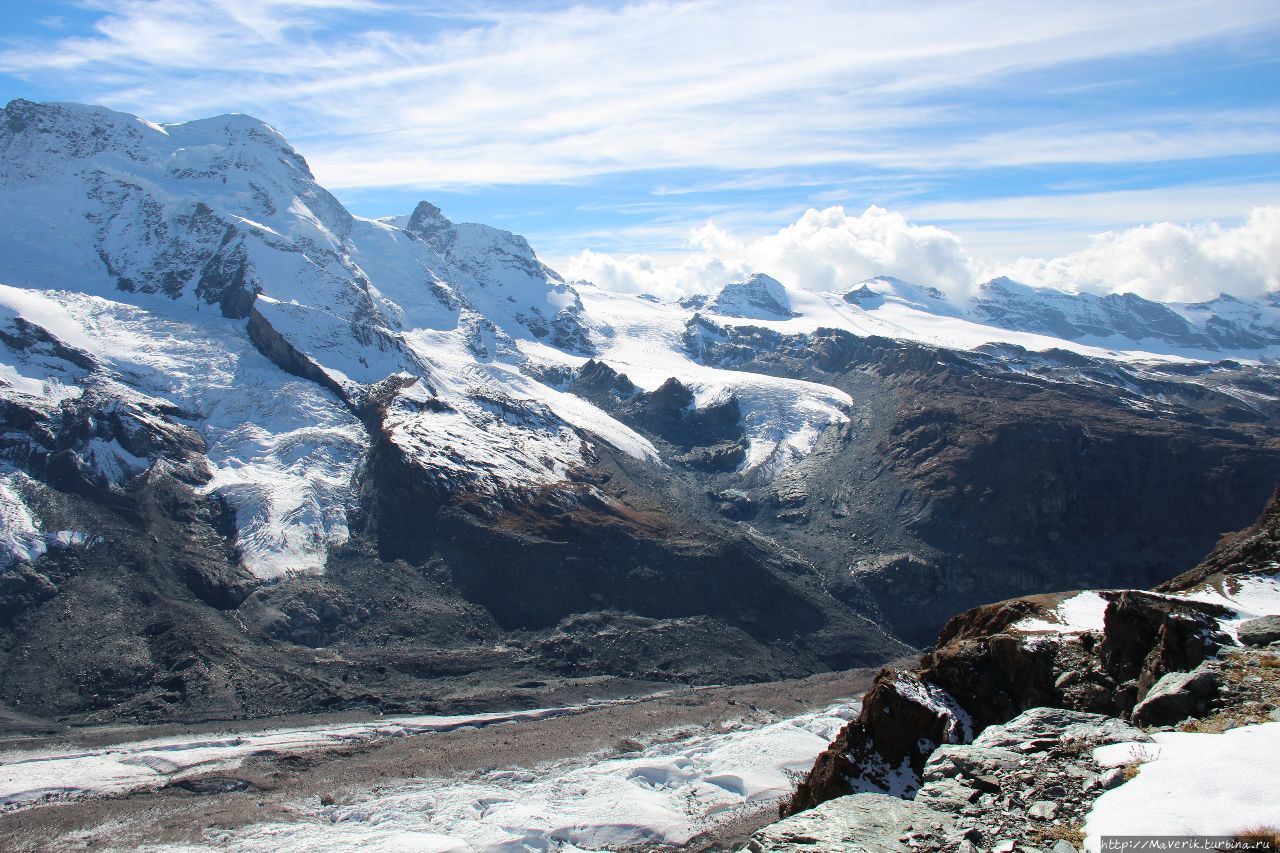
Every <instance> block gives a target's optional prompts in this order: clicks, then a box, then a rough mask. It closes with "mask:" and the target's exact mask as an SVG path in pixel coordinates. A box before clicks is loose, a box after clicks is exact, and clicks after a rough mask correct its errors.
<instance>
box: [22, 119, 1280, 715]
mask: <svg viewBox="0 0 1280 853" xmlns="http://www.w3.org/2000/svg"><path fill="white" fill-rule="evenodd" d="M0 153H2V154H3V157H2V158H0V203H2V206H0V211H2V213H0V216H3V218H4V221H5V226H6V227H5V228H4V229H3V230H2V231H0V513H3V519H4V527H3V532H2V534H0V703H3V704H5V705H7V706H9V707H10V708H12V709H18V710H20V711H21V712H23V713H27V714H33V715H37V716H49V715H55V716H64V717H68V718H72V719H76V720H106V719H117V718H126V717H128V718H136V719H147V720H163V719H193V718H214V717H230V716H243V715H249V716H259V715H266V714H276V713H286V712H291V711H310V710H318V709H323V708H333V707H347V706H352V705H369V706H374V707H380V708H384V709H392V708H441V707H449V706H456V705H459V704H470V705H473V706H474V705H480V704H512V703H519V702H536V701H538V700H537V699H535V698H532V697H537V696H542V695H545V693H538V692H532V693H530V692H529V691H538V690H543V691H553V690H557V689H564V690H574V689H576V690H579V691H582V690H586V689H588V686H590V689H592V690H607V689H613V688H609V687H607V686H602V684H604V685H607V684H608V683H609V682H608V681H605V682H601V679H614V680H616V681H617V682H618V687H617V688H616V689H619V690H621V689H630V688H628V687H626V685H628V684H632V685H633V684H634V683H635V682H636V681H644V682H667V681H688V682H703V683H706V682H723V681H743V680H763V679H777V678H784V677H791V676H799V675H804V674H807V673H811V672H815V671H819V670H824V669H831V668H839V667H849V666H854V665H859V664H874V663H878V662H881V661H883V660H885V659H888V658H890V657H894V656H897V655H899V654H901V653H903V652H905V651H907V650H908V646H907V645H906V644H907V643H925V642H928V641H929V639H930V638H931V637H932V636H933V635H934V634H935V633H936V629H937V628H938V626H940V625H941V624H942V622H943V621H945V620H946V618H947V617H949V616H950V615H952V614H953V613H955V612H956V611H958V610H961V609H963V608H965V607H967V606H969V605H972V604H977V603H980V602H984V601H990V600H993V599H997V598H1002V597H1007V596H1008V595H1013V594H1020V593H1025V592H1033V591H1039V590H1044V589H1050V588H1063V587H1068V586H1088V585H1118V584H1125V585H1131V584H1137V585H1145V584H1147V583H1150V582H1154V581H1155V580H1158V579H1160V578H1163V577H1167V576H1169V575H1170V574H1171V573H1172V571H1176V570H1178V569H1182V568H1185V567H1187V566H1189V565H1191V564H1192V563H1193V562H1194V560H1195V557H1196V556H1197V555H1198V554H1200V553H1202V552H1203V551H1204V550H1205V549H1206V548H1207V546H1208V545H1209V544H1211V543H1212V542H1213V541H1214V539H1215V538H1216V536H1217V535H1218V534H1219V533H1220V532H1221V531H1223V530H1228V529H1233V528H1236V527H1239V526H1240V525H1241V524H1242V523H1243V521H1245V520H1247V518H1248V517H1249V515H1250V513H1251V511H1252V509H1253V507H1255V506H1256V505H1257V504H1258V503H1259V502H1260V500H1261V498H1262V496H1264V495H1265V494H1266V492H1267V490H1268V489H1269V488H1270V487H1271V485H1273V484H1274V482H1275V480H1276V479H1277V477H1280V431H1278V430H1280V405H1278V404H1277V399H1278V398H1280V374H1277V371H1276V370H1275V368H1274V367H1271V366H1268V365H1267V364H1266V363H1264V362H1262V361H1261V360H1260V359H1261V358H1262V357H1264V356H1266V355H1267V354H1268V353H1269V352H1270V350H1269V349H1268V347H1271V346H1272V344H1273V343H1274V342H1272V341H1269V339H1266V336H1265V335H1261V334H1260V335H1255V336H1254V337H1252V338H1246V337H1237V338H1231V339H1228V338H1227V337H1223V334H1225V333H1223V334H1220V335H1219V336H1218V337H1217V338H1214V339H1213V341H1211V343H1212V344H1213V346H1215V347H1217V348H1218V349H1219V350H1222V349H1230V350H1231V351H1232V353H1233V354H1234V355H1241V352H1239V350H1241V349H1242V348H1246V349H1247V348H1248V347H1258V348H1259V349H1257V351H1256V352H1255V353H1254V354H1255V355H1256V356H1258V359H1259V360H1254V361H1253V362H1250V363H1244V362H1242V361H1225V360H1214V361H1206V360H1204V358H1203V357H1201V358H1199V359H1180V360H1173V361H1171V360H1168V359H1165V360H1157V359H1154V358H1153V357H1150V356H1143V355H1141V354H1137V353H1135V352H1126V353H1122V354H1121V355H1120V356H1115V355H1114V354H1113V355H1111V356H1108V355H1107V354H1106V353H1104V352H1102V351H1098V350H1094V349H1092V348H1090V346H1088V345H1085V344H1080V343H1079V341H1077V340H1076V338H1074V337H1071V335H1070V334H1068V332H1069V330H1067V329H1065V328H1063V329H1061V330H1059V331H1060V332H1061V337H1060V338H1033V336H1030V333H1029V332H1019V333H1018V335H1015V336H1013V337H1012V338H1010V337H1009V333H1008V331H1007V329H1005V328H1003V327H1001V325H1000V323H996V324H994V325H991V324H987V325H984V324H983V323H982V322H980V318H978V317H977V314H976V313H973V312H974V311H977V310H978V309H972V311H971V312H970V314H963V312H960V311H959V310H958V309H955V308H953V307H951V306H949V305H947V304H946V302H945V299H944V298H943V297H942V295H941V294H940V293H938V292H937V291H933V290H931V289H929V288H922V287H914V286H911V285H906V284H905V283H902V282H896V281H893V280H887V279H877V280H875V281H873V282H869V283H866V284H864V285H862V286H861V288H860V289H856V290H851V291H849V292H848V293H846V294H844V295H839V294H823V295H816V294H812V293H809V292H805V291H800V290H794V291H793V290H789V289H787V288H785V287H784V286H783V285H781V284H780V283H778V282H777V281H775V280H773V279H771V278H769V277H768V276H754V277H753V278H751V279H749V280H748V281H746V282H740V283H733V284H729V285H727V286H726V287H725V289H724V290H723V291H722V292H721V293H719V294H717V295H715V296H713V297H708V298H706V299H702V300H698V301H696V302H695V303H690V304H688V305H672V304H662V303H657V302H653V301H651V300H646V299H641V298H633V297H627V296H621V295H618V294H611V293H608V292H605V291H601V290H599V289H598V288H595V287H593V286H591V285H589V284H585V283H573V284H570V283H566V282H564V281H563V280H562V279H561V278H560V277H559V276H558V275H556V274H555V273H554V272H553V271H552V270H550V269H548V268H547V267H546V266H544V265H543V264H542V263H541V262H540V261H538V259H537V258H536V256H535V255H534V253H533V250H532V249H531V248H530V247H529V245H528V243H526V242H525V241H524V240H523V238H520V237H518V236H516V235H513V234H509V233H507V232H503V231H498V230H497V229H492V228H488V227H486V226H481V225H467V224H456V223H452V222H450V221H449V220H448V219H447V218H445V217H444V216H443V214H442V213H441V212H440V211H439V209H438V208H436V207H434V206H433V205H430V204H428V203H426V202H423V203H422V204H420V205H419V206H418V207H417V209H416V210H415V211H414V212H413V213H412V215H410V216H407V217H397V218H392V219H386V220H367V219H361V218H359V217H354V216H352V215H350V214H349V213H348V212H347V211H346V210H345V209H343V208H342V206H341V205H340V204H339V203H338V202H337V201H336V200H335V199H334V198H333V197H332V196H330V195H329V194H328V193H327V192H325V191H324V190H323V189H322V188H321V187H319V186H318V185H317V184H316V183H315V182H314V180H313V179H312V177H311V174H310V172H309V170H308V169H307V166H306V163H305V161H303V159H302V158H301V156H299V155H298V154H297V153H296V152H295V151H293V149H292V148H291V147H289V145H288V144H287V143H286V142H285V141H284V140H283V139H282V138H281V137H280V136H279V134H277V133H276V132H275V131H274V130H272V129H271V128H269V127H268V126H266V125H264V124H262V123H261V122H257V121H255V120H253V119H250V118H248V117H244V116H224V117H220V118H216V119H208V120H205V121H200V122H191V123H186V124H181V125H168V126H157V125H152V124H149V123H145V122H142V121H141V120H139V119H136V118H134V117H132V116H125V115H122V114H119V113H112V112H110V111H107V110H103V109H100V108H94V107H82V106H78V105H66V104H62V105H39V104H31V103H28V102H20V101H19V102H14V103H13V104H10V105H9V107H8V108H7V109H6V110H5V120H4V122H3V124H0ZM50 233H55V234H57V235H58V236H57V238H56V239H54V240H50V239H49V238H48V236H47V235H49V234H50ZM1007 287H1012V285H1009V286H1007ZM1006 289H1007V288H1006ZM1011 292H1012V291H1011ZM1018 293H1019V294H1020V295H1019V297H1018V298H1019V299H1023V301H1024V302H1026V300H1032V301H1034V299H1033V297H1035V296H1036V294H1030V295H1027V294H1025V293H1022V292H1021V291H1018ZM1059 296H1061V297H1062V298H1064V299H1073V298H1075V297H1068V296H1066V295H1065V294H1060V295H1059ZM993 298H994V297H993ZM1054 298H1056V297H1054ZM1009 304H1011V303H1009ZM1019 304H1021V303H1019ZM1030 304H1031V303H1027V305H1030ZM1073 304H1074V303H1073ZM1107 304H1110V303H1107ZM1125 304H1126V305H1127V304H1128V303H1125ZM1147 304H1148V305H1154V303H1147ZM1223 304H1226V303H1223ZM1240 304H1244V303H1240ZM1027 305H1023V306H1022V308H1020V309H1019V311H1021V314H1019V316H1020V317H1022V319H1019V320H1018V321H1017V325H1018V326H1019V328H1023V327H1026V328H1030V325H1028V324H1029V323H1031V320H1027V319H1026V318H1027V317H1031V316H1032V315H1033V314H1034V312H1033V311H1032V309H1031V308H1030V307H1027ZM1252 305H1253V304H1252V303H1249V306H1252ZM1229 307H1230V311H1226V310H1223V311H1222V312H1221V313H1222V316H1223V317H1225V318H1227V319H1224V320H1223V321H1222V322H1223V323H1226V322H1228V320H1229V321H1230V322H1232V323H1235V324H1237V325H1240V324H1242V323H1246V321H1248V322H1252V323H1254V326H1257V325H1258V324H1259V323H1262V324H1264V325H1265V320H1266V317H1267V316H1269V315H1267V314H1266V311H1267V310H1270V309H1269V308H1267V306H1262V307H1257V306H1253V307H1248V310H1245V309H1242V308H1240V307H1239V304H1236V303H1232V304H1231V305H1230V306H1229ZM1130 308H1132V306H1130ZM1255 308H1256V309H1257V310H1256V312H1254V309H1255ZM1023 309H1025V310H1023ZM982 310H993V311H994V309H982ZM1009 310H1012V309H1009ZM1091 310H1092V309H1091ZM1162 310H1167V311H1172V312H1173V313H1174V315H1175V316H1176V317H1179V318H1184V315H1186V314H1187V311H1189V310H1190V309H1187V308H1186V307H1185V306H1184V307H1181V308H1177V310H1176V311H1175V310H1174V309H1173V308H1167V309H1166V308H1163V307H1162ZM1196 310H1200V309H1196ZM1205 310H1207V311H1209V312H1210V313H1213V312H1214V311H1217V310H1218V308H1217V307H1215V308H1211V309H1205ZM1153 311H1154V312H1155V313H1152V312H1153ZM1027 312H1031V314H1028V313H1027ZM1126 312H1127V313H1124V317H1125V318H1127V319H1125V323H1127V324H1129V325H1124V324H1121V323H1120V321H1119V320H1117V319H1116V317H1117V316H1119V315H1115V314H1114V312H1113V314H1111V315H1108V317H1110V320H1108V322H1111V326H1108V327H1107V328H1114V329H1118V330H1119V331H1117V332H1116V334H1120V335H1128V336H1129V337H1131V338H1133V339H1134V340H1138V339H1140V338H1144V337H1145V338H1150V335H1148V334H1147V331H1149V330H1151V329H1156V328H1157V326H1158V327H1159V329H1161V330H1163V331H1160V332H1159V334H1160V335H1163V336H1164V337H1162V338H1161V340H1162V341H1163V344H1162V346H1174V345H1175V343H1178V341H1179V340H1180V339H1179V338H1178V336H1179V335H1182V332H1181V331H1178V330H1179V329H1181V328H1182V327H1180V326H1177V324H1176V323H1172V321H1169V322H1168V323H1166V321H1167V320H1168V318H1167V317H1165V315H1163V314H1160V313H1159V312H1158V311H1155V309H1148V308H1142V309H1141V310H1137V309H1133V310H1129V309H1126ZM1250 312H1254V313H1250ZM1148 314H1150V315H1151V316H1148ZM962 315H963V316H962ZM1246 315H1247V316H1246ZM1001 316H1002V317H1003V318H1005V319H1007V318H1008V317H1009V316H1011V315H1010V314H1009V313H1008V312H1006V313H1005V314H1003V315H1001ZM1045 316H1046V317H1048V315H1045ZM1064 316H1065V314H1064ZM1073 316H1074V315H1073ZM1214 316H1218V315H1217V314H1214ZM921 317H927V318H931V319H930V320H929V322H930V323H933V322H934V321H936V320H938V319H939V318H944V319H945V320H946V322H948V323H952V324H953V325H951V326H947V327H945V329H944V330H947V331H949V332H954V333H955V334H956V336H957V337H956V340H955V341H954V342H952V343H951V348H948V347H939V346H936V345H931V344H926V343H923V342H921V340H920V338H922V337H925V336H924V335H923V334H922V333H919V332H918V329H917V326H915V325H913V323H915V322H916V320H919V318H921ZM912 318H915V319H912ZM1144 318H1145V319H1144ZM1153 318H1154V319H1153ZM1249 318H1253V319H1252V320H1250V319H1249ZM1259 318H1261V319H1259ZM1032 319H1035V318H1034V317H1032ZM1184 319H1185V318H1184ZM1024 320H1025V322H1024ZM1077 320H1079V318H1078V317H1077V318H1076V319H1073V320H1072V321H1071V322H1072V329H1076V330H1081V329H1083V330H1084V335H1085V336H1086V337H1087V336H1089V335H1096V336H1102V332H1101V331H1098V328H1101V327H1098V328H1094V327H1092V326H1090V327H1089V328H1088V329H1086V328H1085V325H1082V323H1083V321H1080V322H1077ZM1001 322H1002V323H1003V322H1004V319H1002V320H1001ZM1036 322H1040V321H1039V320H1036ZM1057 322H1058V321H1057V320H1056V319H1053V318H1052V317H1049V318H1048V319H1044V320H1043V323H1042V324H1041V326H1042V328H1041V327H1039V326H1038V327H1036V329H1037V330H1038V331H1039V332H1040V333H1041V334H1045V333H1046V332H1045V330H1049V331H1048V332H1047V333H1052V334H1058V332H1053V331H1052V329H1053V328H1055V327H1054V326H1053V324H1054V323H1057ZM1185 322H1187V323H1190V324H1191V325H1192V326H1193V327H1195V328H1207V327H1208V326H1207V325H1206V323H1207V321H1205V322H1204V323H1201V324H1200V325H1199V326H1197V325H1196V321H1194V320H1185ZM877 323H879V324H881V326H884V325H885V324H888V325H890V326H892V328H893V329H896V330H898V331H899V332H901V337H896V338H890V337H878V336H867V334H866V332H865V329H866V328H880V326H877V325H876V324H877ZM1009 323H1013V321H1012V320H1010V321H1009ZM1134 323H1137V324H1139V325H1141V324H1142V323H1146V324H1147V325H1146V326H1142V328H1138V327H1137V326H1133V324H1134ZM1170 323H1172V325H1170ZM1044 324H1048V325H1044ZM1121 326H1123V328H1121ZM1166 326H1168V328H1165V327H1166ZM1175 327H1176V328H1175ZM929 328H930V329H931V330H934V331H930V332H929V333H928V336H930V337H936V329H939V328H943V327H939V326H936V324H935V325H930V326H929ZM1241 328H1243V326H1241ZM1184 331H1185V330H1184ZM1140 332H1141V334H1139V333H1140ZM1250 334H1252V333H1250ZM1019 335H1020V336H1019ZM975 337H976V339H978V340H979V343H980V342H981V341H984V340H985V341H991V342H992V343H990V344H987V345H981V346H980V345H978V344H976V343H974V340H975ZM1113 337H1114V335H1113ZM1011 340H1016V341H1020V342H1023V343H1028V342H1032V341H1035V342H1040V343H1046V344H1049V345H1046V346H1044V347H1042V348H1041V349H1040V351H1036V350H1034V349H1026V348H1023V347H1022V346H1018V345H1015V344H1014V343H1010V342H1009V341H1011ZM1206 340H1207V339H1206ZM1181 343H1182V344H1186V345H1187V346H1189V347H1197V348H1201V349H1204V348H1206V346H1207V345H1206V344H1205V343H1204V340H1202V339H1200V338H1195V339H1194V340H1191V339H1188V340H1187V341H1182V342H1181ZM1050 345H1052V346H1050ZM1179 345H1181V344H1179ZM1054 347H1058V348H1054ZM1201 356H1203V353H1201ZM519 685H533V686H529V687H520V686H519ZM525 696H528V697H530V698H528V699H524V698H521V697H525Z"/></svg>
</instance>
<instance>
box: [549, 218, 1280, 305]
mask: <svg viewBox="0 0 1280 853" xmlns="http://www.w3.org/2000/svg"><path fill="white" fill-rule="evenodd" d="M688 246H689V250H690V251H689V253H688V254H687V255H685V256H684V257H683V258H682V259H680V260H678V261H675V262H671V263H666V264H662V263H659V262H658V261H657V260H655V259H654V258H652V257H650V256H647V255H630V256H626V257H620V256H614V255H610V254H606V253H601V252H592V251H584V252H582V253H580V254H578V255H575V256H573V257H572V258H570V259H569V262H568V266H567V270H566V272H567V273H568V274H569V276H570V277H571V278H574V279H582V280H587V281H592V282H595V283H596V284H598V285H600V286H602V287H605V288H608V289H611V290H617V291H621V292H626V293H651V294H654V295H656V296H659V297H662V298H666V299H673V298H678V297H680V296H685V295H688V294H691V293H706V292H712V291H715V290H717V289H719V288H720V287H721V286H723V285H724V284H725V283H726V282H728V281H733V280H736V279H741V278H743V277H745V276H747V275H749V274H750V273H753V272H762V273H767V274H769V275H772V276H773V277H775V278H777V279H778V280H780V281H782V282H783V283H784V284H786V285H788V286H790V287H798V288H804V289H808V290H833V289H840V288H844V287H848V286H850V285H853V284H856V283H857V282H859V281H862V280H864V279H867V278H872V277H874V276H877V275H892V276H895V277H897V278H901V279H905V280H907V281H911V282H914V283H917V284H926V285H931V286H934V287H938V288H941V289H942V290H944V291H946V292H947V293H948V294H949V295H950V296H951V297H952V298H953V299H957V300H963V299H965V298H966V297H967V296H968V295H969V294H970V293H971V292H972V289H973V287H974V285H976V284H977V283H979V282H982V281H985V280H987V279H989V278H992V277H994V276H997V275H1008V276H1010V277H1012V278H1016V279H1018V280H1020V281H1024V282H1026V283H1028V284H1032V285H1038V286H1046V287H1055V288H1058V289H1061V290H1066V291H1072V292H1078V291H1091V292H1096V293H1121V292H1131V293H1137V294H1139V295H1141V296H1145V297H1147V298H1149V299H1158V300H1164V301H1195V300H1200V299H1211V298H1213V297H1215V296H1217V295H1218V294H1219V293H1221V292H1227V293H1232V294H1234V295H1237V296H1243V297H1253V296H1258V295H1259V294H1262V293H1264V292H1266V291H1269V290H1280V207H1259V208H1254V209H1253V210H1252V211H1250V212H1249V214H1248V217H1247V218H1246V220H1245V221H1244V223H1243V224H1241V225H1239V226H1236V227H1224V226H1222V225H1219V224H1216V223H1209V224H1205V225H1179V224H1174V223H1170V222H1160V223H1155V224H1151V225H1142V226H1139V227H1136V228H1130V229H1127V230H1124V231H1114V232H1107V233H1104V234H1099V235H1097V236H1096V237H1094V238H1093V240H1092V242H1091V244H1090V245H1089V246H1088V247H1087V248H1085V249H1083V250H1082V251H1079V252H1075V253H1073V254H1069V255H1064V256H1062V257H1057V258H1047V259H1046V258H1021V259H1019V260H1017V261H1014V262H1012V263H1003V264H1001V263H992V262H987V261H985V260H983V259H982V258H978V257H974V256H973V255H972V254H970V253H969V252H968V251H967V250H966V249H965V247H964V244H963V242H962V241H961V239H960V237H958V236H957V235H956V234H954V233H952V232H950V231H947V230H945V229H942V228H938V227H935V226H932V225H921V224H917V223H913V222H911V221H909V220H908V219H907V218H906V217H905V216H903V215H902V214H900V213H896V212H893V211H889V210H885V209H884V208H881V207H876V206H872V207H868V208H867V209H866V210H864V211H863V212H862V213H860V214H856V215H854V214H850V213H848V212H846V211H845V209H844V208H843V207H839V206H836V207H829V208H826V209H825V210H813V209H811V210H809V211H806V212H805V213H804V215H802V216H801V217H800V218H799V219H798V220H796V222H794V223H792V224H791V225H788V226H786V227H784V228H782V229H780V230H778V231H777V232H776V233H772V234H766V235H764V236H760V237H754V238H747V237H741V236H738V235H735V234H733V233H732V232H729V231H726V230H725V229H723V228H720V227H718V226H716V225H715V224H713V223H707V224H705V225H702V226H700V227H698V228H695V229H693V230H692V231H691V232H690V234H689V240H688Z"/></svg>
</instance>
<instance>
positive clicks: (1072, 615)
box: [1009, 590, 1108, 634]
mask: <svg viewBox="0 0 1280 853" xmlns="http://www.w3.org/2000/svg"><path fill="white" fill-rule="evenodd" d="M1107 603H1108V602H1107V600H1106V599H1105V598H1103V597H1102V596H1101V595H1099V594H1098V593H1097V592H1095V591H1094V590H1085V591H1084V592H1078V593H1076V594H1075V595H1073V596H1071V597H1069V598H1065V599H1063V600H1062V601H1060V602H1059V603H1058V605H1057V606H1056V607H1055V608H1053V610H1051V611H1049V612H1048V613H1047V614H1045V616H1044V617H1036V616H1028V617H1027V618H1026V619H1022V620H1020V621H1018V622H1015V623H1014V624H1013V625H1011V626H1009V627H1010V629H1011V630H1014V631H1018V632H1021V633H1023V634H1083V633H1085V632H1089V631H1101V630H1102V628H1103V616H1104V615H1105V614H1106V611H1107Z"/></svg>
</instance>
